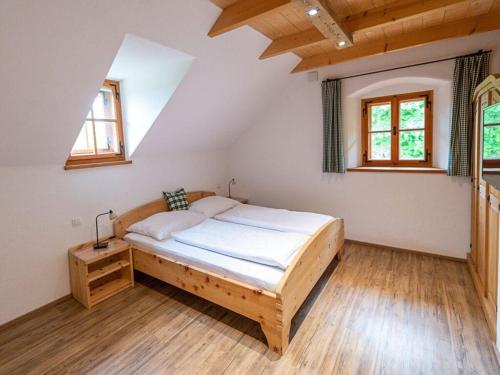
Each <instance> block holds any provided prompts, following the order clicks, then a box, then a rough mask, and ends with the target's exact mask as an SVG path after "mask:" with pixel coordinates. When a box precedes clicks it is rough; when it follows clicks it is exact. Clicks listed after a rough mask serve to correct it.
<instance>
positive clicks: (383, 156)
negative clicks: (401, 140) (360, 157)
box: [370, 132, 391, 160]
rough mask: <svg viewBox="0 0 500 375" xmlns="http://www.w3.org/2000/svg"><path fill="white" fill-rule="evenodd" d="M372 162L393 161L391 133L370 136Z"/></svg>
mask: <svg viewBox="0 0 500 375" xmlns="http://www.w3.org/2000/svg"><path fill="white" fill-rule="evenodd" d="M370 142H371V144H370V146H371V147H370V150H371V155H370V160H390V159H391V133H390V132H389V133H371V134H370Z"/></svg>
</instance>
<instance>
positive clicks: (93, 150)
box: [66, 80, 125, 167]
mask: <svg viewBox="0 0 500 375" xmlns="http://www.w3.org/2000/svg"><path fill="white" fill-rule="evenodd" d="M124 147H125V146H124V139H123V124H122V113H121V103H120V84H119V83H118V82H117V81H110V80H106V81H105V82H104V84H103V86H102V88H101V89H100V90H99V93H98V94H97V97H96V98H95V99H94V102H93V104H92V108H91V109H90V111H89V113H88V114H87V118H86V120H85V123H84V124H83V126H82V129H81V131H80V133H79V134H78V137H77V139H76V141H75V144H74V145H73V148H72V149H71V154H70V156H69V158H68V160H67V162H66V166H67V167H68V166H75V165H87V166H90V165H92V164H102V163H109V162H115V161H124V160H125V148H124Z"/></svg>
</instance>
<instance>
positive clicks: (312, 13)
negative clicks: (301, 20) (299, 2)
mask: <svg viewBox="0 0 500 375" xmlns="http://www.w3.org/2000/svg"><path fill="white" fill-rule="evenodd" d="M318 13H319V8H318V7H315V8H311V9H309V10H308V11H307V15H308V16H311V17H314V16H317V15H318Z"/></svg>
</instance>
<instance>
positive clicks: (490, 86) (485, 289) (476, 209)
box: [468, 75, 500, 339]
mask: <svg viewBox="0 0 500 375" xmlns="http://www.w3.org/2000/svg"><path fill="white" fill-rule="evenodd" d="M498 101H500V75H492V76H489V77H488V78H487V79H486V80H485V81H484V82H483V83H481V85H479V87H478V88H477V89H476V92H475V95H474V128H473V145H472V195H471V210H472V212H471V252H470V255H469V258H468V264H469V269H470V271H471V275H472V279H473V280H474V285H475V287H476V290H477V292H478V294H479V298H480V301H481V306H482V307H483V311H484V313H485V317H486V321H487V322H488V326H489V328H490V331H491V335H492V337H493V338H494V339H495V337H496V334H497V332H496V327H497V321H498V320H499V319H498V311H497V310H498V307H497V306H498V290H499V288H498V269H499V267H498V261H499V237H500V236H499V233H500V223H499V216H500V215H499V208H500V206H499V203H500V191H499V190H498V189H499V186H498V185H497V184H496V183H492V181H495V180H492V179H491V178H490V175H489V174H488V173H492V174H493V175H495V174H497V175H498V176H499V177H500V169H498V170H495V169H492V170H489V171H488V172H487V171H486V169H487V168H483V167H484V166H485V164H484V161H483V134H484V119H483V111H484V109H485V108H488V107H489V106H491V105H492V104H494V103H496V102H498Z"/></svg>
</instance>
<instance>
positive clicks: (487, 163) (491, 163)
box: [481, 124, 500, 168]
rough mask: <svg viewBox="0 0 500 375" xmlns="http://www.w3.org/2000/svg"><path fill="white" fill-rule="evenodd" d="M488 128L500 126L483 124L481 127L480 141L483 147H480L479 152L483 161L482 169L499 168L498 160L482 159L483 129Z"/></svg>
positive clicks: (499, 125) (499, 160)
mask: <svg viewBox="0 0 500 375" xmlns="http://www.w3.org/2000/svg"><path fill="white" fill-rule="evenodd" d="M490 126H498V127H500V124H488V125H486V124H483V127H482V132H483V134H482V141H483V145H481V152H482V153H483V155H482V157H481V160H482V161H483V168H500V159H485V158H484V129H485V128H488V127H490Z"/></svg>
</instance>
